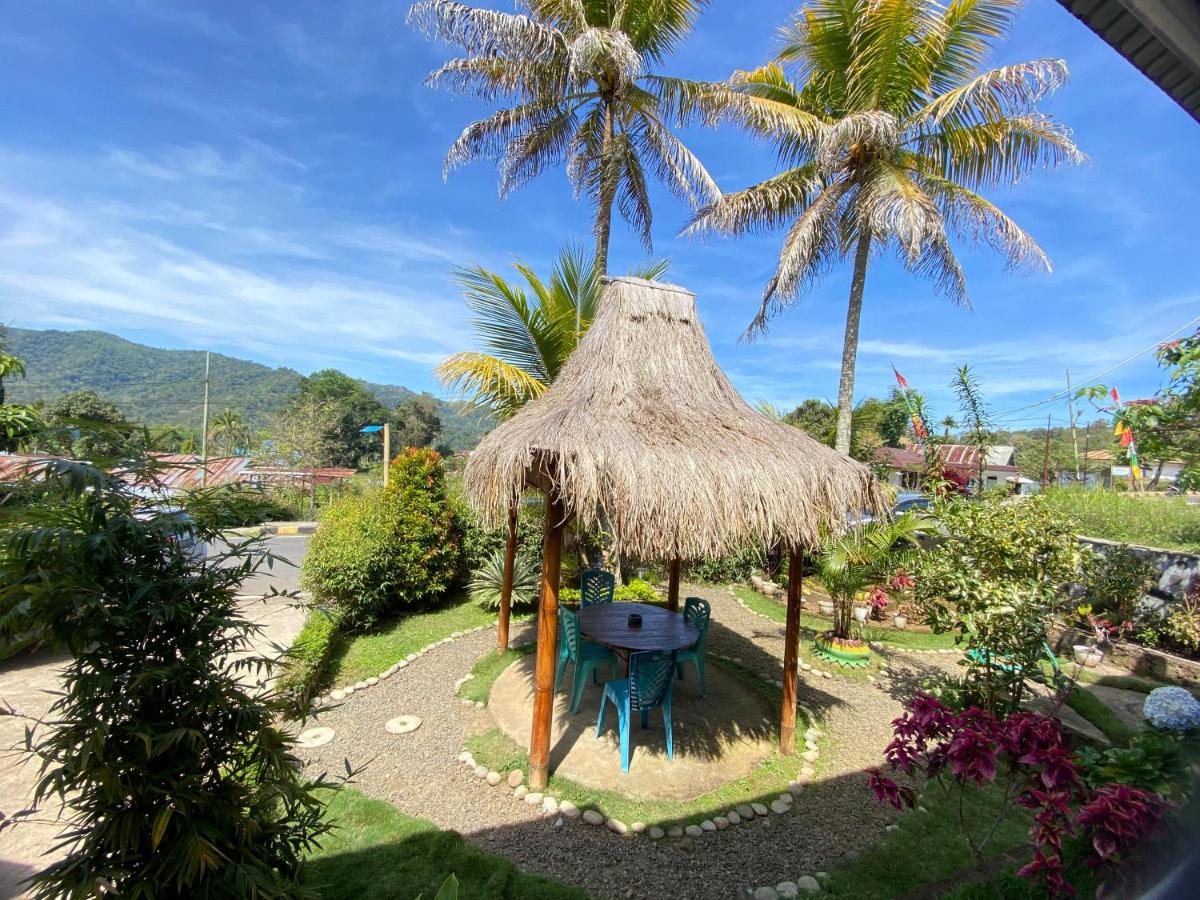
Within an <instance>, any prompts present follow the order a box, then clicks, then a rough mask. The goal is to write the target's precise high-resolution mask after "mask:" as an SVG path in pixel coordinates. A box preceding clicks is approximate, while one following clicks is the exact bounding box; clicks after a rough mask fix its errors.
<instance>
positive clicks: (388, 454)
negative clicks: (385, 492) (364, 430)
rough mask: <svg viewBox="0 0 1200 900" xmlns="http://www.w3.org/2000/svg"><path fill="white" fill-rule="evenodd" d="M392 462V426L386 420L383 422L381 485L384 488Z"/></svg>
mask: <svg viewBox="0 0 1200 900" xmlns="http://www.w3.org/2000/svg"><path fill="white" fill-rule="evenodd" d="M391 462H392V426H391V425H389V424H388V423H387V422H384V423H383V486H384V488H385V489H386V488H387V484H388V469H390V468H391Z"/></svg>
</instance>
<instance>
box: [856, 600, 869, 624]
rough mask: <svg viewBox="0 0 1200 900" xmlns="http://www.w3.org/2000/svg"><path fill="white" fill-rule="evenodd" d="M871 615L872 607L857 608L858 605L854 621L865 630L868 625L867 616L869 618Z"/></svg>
mask: <svg viewBox="0 0 1200 900" xmlns="http://www.w3.org/2000/svg"><path fill="white" fill-rule="evenodd" d="M870 614H871V607H869V606H857V605H856V606H855V607H854V621H855V622H857V623H858V627H859V628H863V627H864V626H865V625H866V624H867V616H869V615H870Z"/></svg>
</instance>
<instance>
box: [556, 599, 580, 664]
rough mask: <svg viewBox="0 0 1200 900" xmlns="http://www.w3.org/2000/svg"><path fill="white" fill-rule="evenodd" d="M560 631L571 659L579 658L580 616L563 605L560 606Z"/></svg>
mask: <svg viewBox="0 0 1200 900" xmlns="http://www.w3.org/2000/svg"><path fill="white" fill-rule="evenodd" d="M558 633H559V634H560V635H561V638H560V640H561V641H562V642H563V643H564V644H565V645H566V647H567V653H568V654H570V657H571V659H578V658H579V616H577V615H576V614H575V613H573V612H571V610H569V609H566V608H564V607H562V606H560V607H559V608H558Z"/></svg>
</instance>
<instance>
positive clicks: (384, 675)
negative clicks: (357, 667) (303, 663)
mask: <svg viewBox="0 0 1200 900" xmlns="http://www.w3.org/2000/svg"><path fill="white" fill-rule="evenodd" d="M495 627H496V623H495V622H493V623H491V624H490V625H477V626H475V627H474V628H468V629H467V630H466V631H454V632H451V633H450V635H449V636H447V637H444V638H442V639H441V640H437V641H434V642H433V643H431V644H426V645H425V646H424V647H422V648H421V649H420V650H416V651H414V652H412V653H410V654H408V656H406V657H404V659H402V660H400V661H399V662H396V663H393V664H392V665H390V666H388V667H387V668H386V669H384V670H383V671H382V672H380V673H379V674H378V675H372V676H370V677H369V678H365V679H363V680H362V681H356V682H355V683H354V684H348V685H346V686H345V687H340V688H337V689H335V690H332V691H330V692H329V693H328V694H325V695H323V696H320V697H317V698H316V699H314V700H313V709H314V710H317V711H319V710H321V709H322V708H324V707H328V706H332V705H333V704H335V703H343V702H345V701H346V700H347V699H348V698H350V697H351V696H353V695H354V694H356V693H360V692H362V691H365V690H366V689H367V688H372V687H374V686H375V685H377V684H379V683H380V682H381V681H387V680H388V679H389V678H391V677H392V676H393V675H395V674H396V673H397V672H399V671H400V670H401V669H404V668H407V667H408V665H409V663H412V662H414V661H415V660H417V659H419V658H420V657H422V656H424V655H425V654H426V653H428V652H429V651H431V650H434V649H436V648H437V647H441V646H442V645H443V644H452V643H454V642H455V641H456V640H458V639H459V638H464V637H466V636H467V635H471V634H476V633H478V632H480V631H487V630H488V629H491V628H495ZM470 677H471V676H469V675H468V676H467V677H466V678H464V679H462V680H461V681H460V682H459V683H458V684H456V685H455V686H454V689H455V691H457V690H458V688H459V687H461V685H462V684H465V683H466V682H467V681H468V680H470ZM466 702H468V703H470V702H471V701H469V700H468V701H466ZM475 705H476V706H477V707H478V708H480V709H482V708H483V704H482V703H477V704H475Z"/></svg>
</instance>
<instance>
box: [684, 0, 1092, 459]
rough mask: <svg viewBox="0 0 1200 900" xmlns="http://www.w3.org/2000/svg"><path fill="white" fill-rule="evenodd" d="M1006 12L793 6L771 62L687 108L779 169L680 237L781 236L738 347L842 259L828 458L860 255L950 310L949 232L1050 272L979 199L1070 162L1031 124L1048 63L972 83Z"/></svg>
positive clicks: (994, 2)
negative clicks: (837, 370)
mask: <svg viewBox="0 0 1200 900" xmlns="http://www.w3.org/2000/svg"><path fill="white" fill-rule="evenodd" d="M1020 6H1021V0H950V2H948V3H946V4H945V5H942V4H940V3H936V2H934V0H808V2H807V3H806V5H805V7H804V8H803V9H801V10H800V12H799V14H798V15H797V16H796V18H795V20H794V21H793V22H792V23H791V25H790V26H788V27H787V28H785V29H784V32H783V49H782V50H781V51H780V52H779V55H778V57H777V58H776V59H775V61H774V62H772V63H770V64H768V65H766V66H764V67H762V68H760V69H757V70H755V71H752V72H738V73H736V74H735V75H734V76H733V78H732V79H731V80H730V81H729V82H728V83H727V84H725V85H723V86H713V87H710V88H708V89H707V91H702V92H700V93H698V94H695V95H692V96H691V98H690V102H691V103H692V105H693V106H695V107H697V108H700V109H704V110H706V112H707V113H708V115H709V117H710V119H713V120H715V119H719V118H726V119H732V120H734V121H736V122H738V123H740V124H741V125H742V126H744V127H745V128H747V129H748V130H749V131H751V132H752V133H754V134H757V135H759V136H762V137H765V138H767V139H769V140H771V141H773V142H774V143H775V144H776V146H777V149H778V154H779V159H780V161H781V163H782V164H783V165H785V166H786V167H787V168H786V170H785V171H784V172H782V173H781V174H779V175H776V176H775V177H773V178H770V179H768V180H766V181H763V182H761V183H759V184H756V185H754V186H753V187H750V188H747V189H746V190H744V191H739V192H737V193H733V194H726V195H725V196H724V197H722V198H720V199H719V200H717V201H716V202H714V203H712V204H710V205H708V206H706V207H705V208H704V209H702V210H700V212H699V213H697V214H696V216H695V218H694V219H693V220H692V222H691V224H690V225H689V226H688V228H687V229H686V231H688V232H699V231H715V232H717V233H720V234H726V235H736V234H743V233H745V232H750V231H758V230H764V229H773V228H778V227H784V226H786V227H787V234H786V236H785V237H784V241H783V247H782V249H781V251H780V254H779V262H778V265H777V267H776V270H775V274H774V276H773V277H772V278H771V280H770V282H769V283H768V284H767V287H766V289H765V291H764V293H763V299H762V303H761V305H760V307H759V311H758V314H757V315H756V316H755V318H754V320H753V321H752V323H751V325H750V327H749V329H748V334H754V333H756V332H759V331H762V330H764V329H765V328H766V327H767V322H768V320H769V319H770V318H771V317H772V316H773V315H775V314H776V313H778V312H779V311H781V310H784V309H787V308H789V307H791V306H792V305H793V304H794V303H795V302H796V300H797V298H798V296H799V295H800V294H801V293H803V292H804V291H805V290H807V289H809V288H810V287H812V285H813V284H814V283H815V282H816V281H817V280H818V279H819V278H820V277H821V275H822V274H824V273H825V271H826V270H827V269H829V267H830V266H832V265H833V264H834V263H838V262H841V261H843V260H847V259H852V260H853V276H852V278H851V282H850V302H849V309H848V311H847V315H846V328H845V339H844V345H843V350H842V367H841V378H840V381H839V386H838V420H837V440H836V442H835V446H836V448H837V449H838V450H840V451H842V452H843V453H845V452H848V451H849V449H850V420H851V410H852V407H853V404H852V398H853V395H854V366H855V358H856V356H857V352H858V332H859V320H860V318H861V315H862V303H863V291H864V288H865V285H866V279H867V266H868V263H869V262H870V259H871V257H872V255H879V254H882V253H883V252H885V251H892V252H895V253H897V254H898V255H899V256H900V259H901V261H902V262H903V263H904V265H905V267H906V268H907V269H908V270H909V271H910V272H912V273H914V274H916V275H920V276H922V277H925V278H929V279H931V280H932V281H933V283H934V286H935V287H936V288H937V290H938V291H940V292H941V293H943V294H945V295H946V296H947V297H948V298H949V299H950V300H951V302H953V303H955V304H957V305H960V306H967V305H969V299H968V296H967V289H966V281H965V278H964V276H963V271H962V267H961V266H960V264H959V262H958V259H957V258H956V256H955V253H954V250H953V248H952V246H951V242H950V239H951V236H952V235H953V236H956V237H959V238H962V239H964V240H967V241H983V242H984V243H986V244H988V245H989V246H991V247H992V248H993V249H994V250H996V251H997V252H999V253H1001V254H1002V255H1004V256H1005V257H1007V260H1008V264H1009V267H1010V268H1012V269H1022V268H1030V267H1032V268H1043V269H1046V270H1049V268H1050V261H1049V259H1047V257H1046V254H1045V253H1043V252H1042V250H1041V248H1040V247H1039V246H1038V245H1037V243H1036V242H1035V241H1034V240H1033V238H1031V237H1030V236H1029V235H1028V234H1026V233H1025V232H1024V231H1023V230H1021V228H1020V227H1019V226H1018V225H1017V224H1016V223H1015V222H1014V221H1013V220H1012V219H1010V218H1009V217H1008V216H1006V215H1005V214H1004V213H1003V212H1002V211H1001V210H1000V209H999V208H997V207H996V206H994V205H993V204H992V203H990V202H989V201H988V200H986V199H985V198H984V197H983V196H982V194H981V193H980V192H981V191H985V190H989V189H992V188H999V187H1005V186H1007V185H1011V184H1014V183H1015V182H1017V181H1018V180H1020V179H1021V178H1022V177H1023V176H1025V175H1026V174H1027V173H1028V172H1030V171H1031V170H1032V169H1034V168H1037V167H1039V166H1047V167H1049V166H1056V165H1058V164H1060V163H1068V162H1071V163H1073V162H1078V161H1080V160H1082V159H1083V156H1082V154H1081V153H1080V152H1079V150H1078V149H1076V147H1075V144H1074V143H1073V142H1072V140H1071V136H1070V133H1069V131H1068V130H1067V129H1066V128H1065V127H1063V126H1062V125H1060V124H1059V123H1057V122H1056V121H1055V120H1053V119H1052V118H1050V117H1049V116H1046V115H1042V114H1040V113H1038V112H1037V104H1038V102H1039V101H1040V100H1041V99H1042V98H1043V97H1045V96H1047V95H1048V94H1050V93H1051V92H1053V91H1054V90H1056V89H1057V88H1058V87H1060V86H1061V85H1062V84H1063V83H1065V82H1066V80H1067V66H1066V64H1065V63H1064V62H1063V61H1062V60H1059V59H1040V60H1034V61H1032V62H1025V63H1017V64H1015V65H1007V66H1002V67H1000V68H997V69H992V70H990V71H984V72H981V71H980V68H981V65H982V63H983V62H984V60H985V58H986V57H987V55H988V53H989V52H990V51H991V50H992V49H993V48H994V47H995V45H996V44H997V43H998V42H999V41H1000V40H1002V39H1003V38H1004V37H1005V36H1006V35H1007V34H1008V33H1009V31H1010V29H1011V28H1012V25H1013V23H1014V21H1015V19H1016V15H1017V13H1018V11H1019V9H1020ZM789 68H790V69H791V70H792V71H793V72H794V74H795V76H796V78H795V80H793V78H792V77H789V74H788V69H789Z"/></svg>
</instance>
